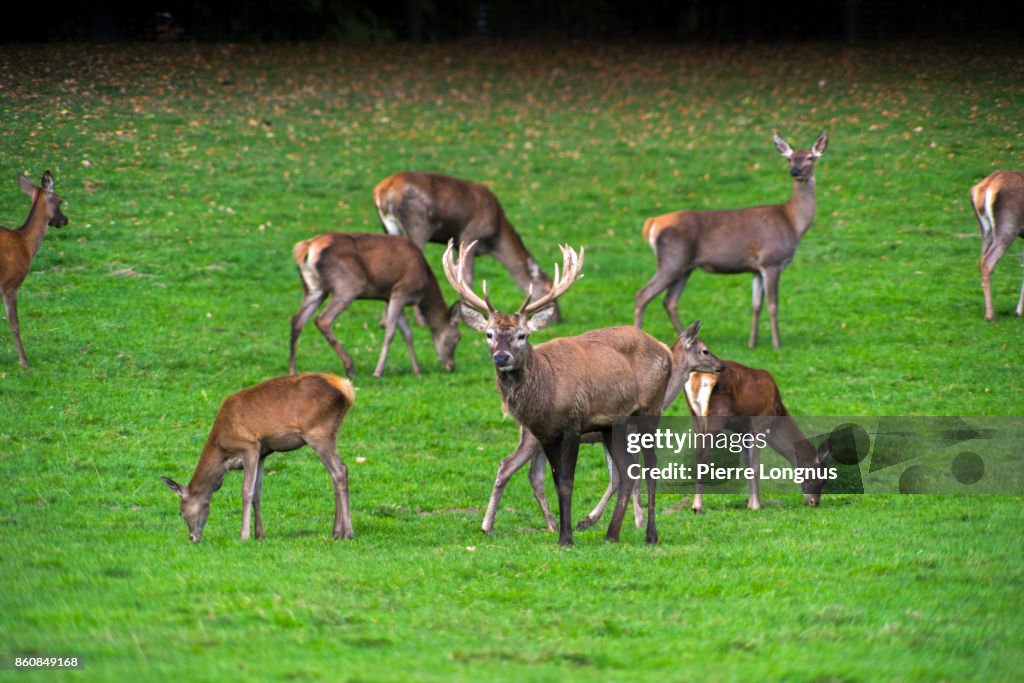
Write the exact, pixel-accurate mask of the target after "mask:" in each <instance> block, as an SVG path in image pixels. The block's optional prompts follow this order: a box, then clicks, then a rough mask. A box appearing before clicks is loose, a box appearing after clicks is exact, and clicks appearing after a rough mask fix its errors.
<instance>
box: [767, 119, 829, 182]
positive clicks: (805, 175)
mask: <svg viewBox="0 0 1024 683" xmlns="http://www.w3.org/2000/svg"><path fill="white" fill-rule="evenodd" d="M772 142H774V143H775V149H777V150H778V151H779V154H781V155H782V156H784V157H785V158H786V159H787V160H788V161H789V174H790V175H791V176H793V180H796V181H797V182H801V183H806V182H807V181H808V180H810V179H811V178H813V177H814V162H815V161H817V160H818V158H819V157H821V155H822V154H824V153H825V148H826V147H828V135H827V134H826V133H825V131H821V133H820V134H819V135H818V139H817V140H815V141H814V145H813V146H812V147H811V148H810V149H798V150H796V151H795V152H794V151H793V148H792V147H790V146H789V143H788V142H786V141H785V140H783V139H782V138H781V137H779V134H778V133H773V134H772Z"/></svg>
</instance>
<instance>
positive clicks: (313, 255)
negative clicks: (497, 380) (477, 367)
mask: <svg viewBox="0 0 1024 683" xmlns="http://www.w3.org/2000/svg"><path fill="white" fill-rule="evenodd" d="M294 253H295V264H296V265H297V266H298V268H299V275H300V277H301V278H302V290H303V296H302V304H301V305H300V306H299V310H298V312H297V313H296V314H295V316H294V317H292V324H291V330H292V333H291V349H290V353H289V358H288V371H289V373H291V374H293V375H294V374H295V372H296V370H295V354H296V348H297V345H298V342H299V335H300V334H301V333H302V328H303V327H304V326H305V325H306V323H308V322H309V320H310V319H311V318H312V317H313V314H315V313H316V311H317V309H318V308H319V307H320V304H321V303H323V302H324V300H325V299H327V298H328V297H331V300H330V302H329V303H328V304H327V306H326V307H325V308H324V310H323V312H322V313H320V315H319V316H318V317H317V319H316V326H317V328H319V330H320V332H321V333H322V334H323V335H324V338H326V339H327V342H328V343H329V344H330V345H331V348H333V349H334V351H335V352H336V353H337V354H338V357H339V358H340V359H341V362H342V363H343V364H344V366H345V372H346V373H347V374H348V375H349V377H353V376H355V363H354V362H353V360H352V357H351V356H350V355H349V354H348V351H346V350H345V347H344V346H342V344H341V342H340V341H338V338H337V337H336V336H335V334H334V330H333V329H332V326H333V324H334V320H335V319H336V318H337V317H338V316H339V315H340V314H341V312H342V311H344V310H345V309H346V308H348V306H349V304H351V303H352V302H353V301H355V300H356V299H377V300H383V301H387V310H386V318H385V329H384V346H383V347H382V348H381V350H380V357H379V358H378V360H377V368H376V369H375V370H374V371H373V376H374V377H380V376H381V375H382V374H383V373H384V363H385V362H386V361H387V357H388V349H389V348H390V347H391V341H392V339H393V338H394V336H395V330H396V329H397V330H400V331H401V332H402V337H403V339H404V340H405V347H406V349H408V351H409V360H410V361H411V362H412V371H413V373H414V374H416V375H419V374H420V366H419V363H417V362H416V352H415V350H414V349H413V341H412V330H411V329H410V327H409V322H408V320H407V319H406V317H405V307H406V306H410V305H416V304H418V305H419V306H420V308H421V309H422V311H423V314H424V316H425V319H426V323H427V325H428V326H429V328H430V333H431V335H432V336H433V339H434V348H435V350H436V351H437V356H438V358H439V359H440V360H441V366H442V367H443V368H444V370H445V371H447V372H452V371H454V370H455V347H456V346H457V345H458V343H459V337H460V333H459V327H458V319H459V315H458V314H459V303H458V301H456V302H455V303H454V304H452V306H451V307H449V306H448V305H447V304H446V303H445V301H444V297H443V296H442V295H441V288H440V287H439V286H438V284H437V278H436V277H434V272H433V271H432V270H431V269H430V266H429V265H428V264H427V261H426V259H425V258H424V256H423V252H422V251H420V250H419V249H418V248H417V247H416V245H414V244H413V243H412V242H411V241H410V240H409V239H408V238H406V237H400V236H395V235H377V234H365V233H347V232H333V233H327V234H324V235H318V236H317V237H314V238H312V239H308V240H304V241H302V242H299V243H297V244H296V245H295V249H294Z"/></svg>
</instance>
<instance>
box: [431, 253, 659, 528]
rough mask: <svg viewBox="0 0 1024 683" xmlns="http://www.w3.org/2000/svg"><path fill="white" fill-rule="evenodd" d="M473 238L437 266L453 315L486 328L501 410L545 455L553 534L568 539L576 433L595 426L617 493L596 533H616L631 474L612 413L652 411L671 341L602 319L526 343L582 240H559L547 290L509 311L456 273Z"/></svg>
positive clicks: (566, 278) (650, 517) (576, 263)
mask: <svg viewBox="0 0 1024 683" xmlns="http://www.w3.org/2000/svg"><path fill="white" fill-rule="evenodd" d="M474 246H475V245H474V244H469V245H464V246H463V247H462V249H460V256H461V258H460V260H459V262H458V264H456V263H455V261H454V256H453V252H454V245H453V243H451V242H449V244H448V250H447V251H445V253H444V260H443V261H444V271H445V275H446V276H447V277H448V281H449V282H450V283H451V284H452V287H453V288H454V289H455V291H456V292H458V293H459V294H460V295H461V296H462V304H463V305H462V318H463V320H464V321H465V322H466V324H467V325H469V326H470V327H472V328H473V329H475V330H477V331H478V332H483V333H485V334H486V335H487V346H488V348H489V349H490V352H491V360H492V362H493V363H494V370H495V381H496V383H497V386H498V391H499V392H500V393H501V398H502V400H503V402H504V404H505V406H506V408H507V409H508V412H509V413H510V414H511V415H512V416H513V417H514V418H515V419H516V421H517V422H519V424H520V425H521V426H522V427H524V428H526V429H527V430H529V432H530V434H532V435H533V436H534V437H535V438H536V439H537V441H538V442H540V445H541V447H542V448H543V449H544V455H545V456H547V459H548V462H549V463H550V464H551V471H552V475H553V477H554V480H555V487H556V489H557V492H558V542H559V544H560V545H572V543H573V538H572V510H571V505H572V490H573V480H574V478H575V472H576V460H577V458H578V456H579V447H580V441H581V439H582V437H583V435H584V434H586V433H588V432H599V433H600V434H601V437H602V440H603V441H604V444H605V446H606V448H607V449H608V451H609V452H610V453H611V457H612V460H613V461H614V462H615V466H616V469H617V470H618V473H619V482H618V483H619V488H618V499H617V501H616V505H615V511H614V513H613V514H612V520H611V523H610V524H609V525H608V533H607V534H606V535H605V538H606V539H607V540H610V541H617V540H619V532H620V529H621V527H622V519H623V516H624V515H625V512H626V504H627V502H628V500H629V496H630V493H631V492H632V490H633V487H634V485H635V483H636V482H635V481H634V480H633V479H630V478H629V477H628V475H627V473H626V468H627V467H628V466H629V464H630V463H631V462H632V457H631V456H630V455H629V454H627V453H626V450H625V447H624V446H625V444H624V443H618V440H617V439H613V438H612V423H613V420H614V419H615V418H616V417H619V416H622V417H628V416H633V415H645V416H654V417H656V416H659V415H661V408H662V401H663V400H664V398H665V395H666V389H667V388H668V386H669V382H670V379H671V373H672V351H671V350H670V349H669V348H668V347H667V346H666V345H665V344H662V343H661V342H660V341H658V340H657V339H654V338H653V337H651V336H650V335H648V334H646V333H645V332H643V331H642V330H639V329H637V328H636V327H631V326H630V327H606V328H602V329H597V330H592V331H590V332H586V333H584V334H581V335H579V336H576V337H562V338H559V339H553V340H551V341H548V342H544V343H543V344H538V345H537V346H532V345H531V344H530V342H529V336H530V334H531V333H532V332H536V331H537V330H540V329H543V328H544V327H546V326H547V325H548V324H549V323H550V322H551V319H552V317H553V315H554V308H553V306H552V304H553V303H554V301H555V299H557V298H558V297H560V296H562V295H563V294H564V293H565V292H566V291H567V290H568V289H569V287H570V286H571V285H572V283H573V282H574V281H575V280H576V278H577V277H578V276H579V275H580V269H581V267H582V265H583V250H582V249H581V250H580V253H579V254H577V253H576V251H575V250H573V249H572V248H570V247H568V246H563V247H561V250H562V264H563V268H562V271H563V272H562V274H561V276H560V275H559V271H558V268H557V266H556V268H555V277H554V283H553V284H552V287H551V289H550V290H548V292H547V293H545V294H544V295H543V296H541V297H540V298H538V299H536V300H533V299H532V297H531V296H530V294H527V296H526V300H524V301H523V304H522V305H521V306H520V307H519V309H518V310H517V311H516V312H515V313H502V312H500V311H498V310H496V309H495V308H494V306H492V305H491V302H490V299H489V297H488V295H487V283H486V282H484V284H483V296H482V297H481V296H479V295H477V294H476V293H475V292H474V291H473V289H472V288H471V287H470V286H469V285H468V284H467V282H466V272H465V259H466V258H467V257H469V256H470V255H471V254H472V250H473V248H474ZM644 462H645V463H646V464H647V466H649V467H653V466H654V465H655V463H656V457H655V454H654V451H653V450H649V449H648V450H644ZM654 487H655V482H654V480H653V479H651V480H650V481H648V484H647V496H648V508H647V534H646V538H647V542H648V543H657V542H658V531H657V527H656V525H655V513H654Z"/></svg>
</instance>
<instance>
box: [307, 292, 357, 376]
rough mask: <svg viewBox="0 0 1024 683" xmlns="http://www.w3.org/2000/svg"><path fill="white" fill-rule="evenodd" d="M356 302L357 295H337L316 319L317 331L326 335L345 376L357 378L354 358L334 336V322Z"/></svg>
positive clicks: (325, 337)
mask: <svg viewBox="0 0 1024 683" xmlns="http://www.w3.org/2000/svg"><path fill="white" fill-rule="evenodd" d="M354 300H355V295H352V294H343V295H342V294H337V293H336V294H335V295H334V297H333V298H332V299H331V302H330V303H329V304H327V308H325V309H324V310H323V311H322V312H321V313H320V315H318V316H317V318H316V326H317V329H319V330H320V333H321V334H322V335H324V339H326V340H327V343H328V344H330V345H331V348H332V349H334V352H335V353H337V354H338V358H340V359H341V362H342V364H343V365H344V366H345V374H347V375H348V376H349V377H355V374H356V368H355V364H354V363H353V362H352V356H350V355H348V352H347V351H346V350H345V347H344V346H342V345H341V342H340V341H338V338H337V337H335V336H334V330H333V325H334V320H335V319H336V318H337V317H338V316H339V315H341V312H342V311H344V310H345V309H346V308H348V306H349V304H351V303H352V302H353V301H354Z"/></svg>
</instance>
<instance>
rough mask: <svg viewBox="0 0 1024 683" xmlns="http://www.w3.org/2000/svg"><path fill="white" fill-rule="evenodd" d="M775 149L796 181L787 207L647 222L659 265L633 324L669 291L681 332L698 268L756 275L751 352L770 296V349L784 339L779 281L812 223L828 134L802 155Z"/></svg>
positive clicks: (640, 296) (778, 142)
mask: <svg viewBox="0 0 1024 683" xmlns="http://www.w3.org/2000/svg"><path fill="white" fill-rule="evenodd" d="M773 140H774V142H775V149H777V150H778V151H779V154H781V155H782V156H784V157H785V158H786V159H788V160H789V174H790V175H791V176H793V194H792V195H791V196H790V198H789V200H788V201H787V202H786V203H785V204H776V205H773V206H756V207H752V208H747V209H732V210H721V211H676V212H674V213H667V214H665V215H663V216H657V217H655V218H648V219H647V221H646V222H645V223H644V228H643V235H644V240H645V241H646V242H647V243H648V244H650V245H651V248H652V249H653V250H654V255H655V257H656V258H657V260H658V272H656V273H655V274H654V277H652V278H651V279H650V281H649V282H648V283H647V284H646V285H644V287H643V289H641V290H640V291H639V292H637V295H636V307H635V309H634V314H633V315H634V324H635V325H636V326H637V327H643V321H644V309H645V308H646V307H647V304H649V303H650V302H651V300H652V299H653V298H654V297H656V296H657V295H658V294H660V293H661V292H662V291H664V290H665V289H666V288H667V289H668V292H666V294H665V299H664V305H665V310H666V311H667V312H668V316H669V318H670V319H671V320H672V324H673V325H675V328H676V331H677V332H679V331H681V330H682V325H680V324H679V297H680V296H682V294H683V289H684V288H685V287H686V281H687V280H688V279H689V277H690V273H692V272H693V270H694V269H695V268H703V269H704V270H705V271H707V272H709V273H727V274H732V273H753V274H754V282H753V297H752V299H753V308H754V314H753V321H752V323H751V326H750V342H749V345H750V348H754V347H755V346H756V345H757V325H758V321H759V319H760V316H761V304H762V303H763V301H764V295H765V293H766V292H767V294H768V313H769V315H770V316H771V326H772V345H773V346H774V347H775V348H778V347H779V345H780V344H781V342H780V340H779V320H778V308H779V276H780V275H781V273H782V269H783V268H785V267H786V266H788V265H789V263H790V261H792V260H793V254H794V252H795V251H796V248H797V245H798V244H800V239H801V238H802V237H803V236H804V233H806V232H807V230H808V229H809V228H810V227H811V223H812V222H813V221H814V212H815V207H816V205H817V199H816V198H815V182H814V162H815V161H817V160H818V158H819V157H821V155H822V154H824V153H825V148H826V147H827V146H828V136H827V135H826V134H825V133H824V132H822V133H821V134H820V135H819V136H818V139H817V140H815V142H814V145H813V146H812V147H811V148H810V149H801V150H798V151H796V152H794V151H793V149H792V148H791V147H790V146H789V143H788V142H786V141H785V140H783V139H782V138H780V137H779V135H778V133H775V134H774V136H773Z"/></svg>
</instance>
